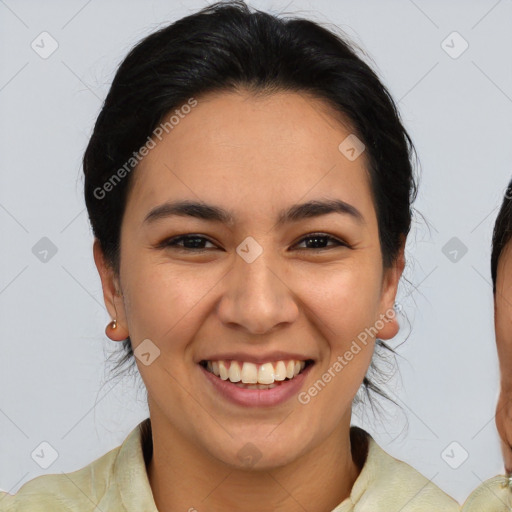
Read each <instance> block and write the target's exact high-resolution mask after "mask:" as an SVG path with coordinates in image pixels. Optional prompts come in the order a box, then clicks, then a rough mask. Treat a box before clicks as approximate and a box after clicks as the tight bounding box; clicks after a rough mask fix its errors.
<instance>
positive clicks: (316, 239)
mask: <svg viewBox="0 0 512 512" xmlns="http://www.w3.org/2000/svg"><path fill="white" fill-rule="evenodd" d="M305 240H306V241H310V242H309V243H307V244H306V245H307V247H306V248H305V249H304V248H301V249H299V250H301V251H302V250H309V249H331V248H333V247H349V245H348V244H347V243H345V242H342V241H341V240H338V239H337V238H334V237H332V236H330V235H326V234H325V233H311V234H310V235H308V236H305V237H304V238H302V240H300V242H299V243H302V242H304V241H305ZM327 242H334V244H335V245H334V246H332V245H331V246H330V247H329V246H326V245H325V244H326V243H327Z"/></svg>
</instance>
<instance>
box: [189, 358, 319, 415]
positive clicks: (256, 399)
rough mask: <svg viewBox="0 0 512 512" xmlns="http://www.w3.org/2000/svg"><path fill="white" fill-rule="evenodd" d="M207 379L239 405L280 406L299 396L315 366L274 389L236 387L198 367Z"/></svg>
mask: <svg viewBox="0 0 512 512" xmlns="http://www.w3.org/2000/svg"><path fill="white" fill-rule="evenodd" d="M198 366H199V367H200V368H201V370H202V372H203V374H204V375H205V377H206V378H207V379H208V381H209V382H211V383H212V385H213V388H214V389H215V391H217V392H219V393H220V394H221V395H222V396H223V397H224V398H226V399H228V400H229V401H231V402H233V403H235V404H237V405H245V406H249V407H263V406H267V407H268V406H272V405H279V404H282V403H283V402H286V400H289V399H290V398H291V397H292V396H294V395H297V394H298V393H299V391H300V388H301V387H302V385H303V383H304V379H305V378H306V376H307V374H308V373H309V370H310V369H311V367H312V366H313V365H312V364H310V365H308V366H307V367H306V368H304V370H303V371H302V372H301V373H299V374H298V375H297V376H295V377H294V378H293V379H291V380H284V381H281V382H282V384H279V385H277V386H276V387H275V388H272V389H247V388H239V387H238V386H235V385H234V384H233V383H232V382H230V380H229V379H228V380H222V379H221V378H220V377H217V376H216V375H214V374H213V373H211V372H209V371H208V370H207V369H206V368H204V367H203V366H201V365H198Z"/></svg>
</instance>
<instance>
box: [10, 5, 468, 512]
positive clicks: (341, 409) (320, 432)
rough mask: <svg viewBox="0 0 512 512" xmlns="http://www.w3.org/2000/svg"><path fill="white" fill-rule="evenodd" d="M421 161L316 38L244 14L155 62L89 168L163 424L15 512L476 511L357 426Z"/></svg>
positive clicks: (122, 74) (134, 59) (119, 103)
mask: <svg viewBox="0 0 512 512" xmlns="http://www.w3.org/2000/svg"><path fill="white" fill-rule="evenodd" d="M412 153H413V146H412V143H411V141H410V139H409V136H408V134H407V133H406V131H405V129H404V127H403V126H402V124H401V122H400V118H399V115H398V113H397V110H396V106H395V104H394V102H393V100H392V99H391V97H390V96H389V93H388V91H387V90H386V88H385V87H384V86H383V85H382V84H381V83H380V81H379V80H378V78H377V76H376V75H375V74H374V72H373V71H372V70H371V69H370V68H369V67H368V66H367V65H366V64H365V63H364V62H363V61H362V60H361V59H360V58H359V57H358V56H357V55H356V54H355V52H354V50H353V49H352V48H351V47H350V46H349V45H348V43H346V42H345V41H343V40H342V39H341V38H340V37H338V36H336V35H334V34H333V33H331V32H329V31H327V30H326V29H324V28H321V27H319V26H318V25H316V24H315V23H312V22H310V21H307V20H302V19H290V20H283V19H279V18H277V17H273V16H270V15H268V14H265V13H262V12H251V11H250V10H249V9H248V8H247V7H246V6H245V4H243V3H242V2H231V3H223V4H215V5H213V6H210V7H208V8H206V9H204V10H202V11H201V12H199V13H196V14H193V15H191V16H188V17H186V18H183V19H181V20H179V21H177V22H176V23H174V24H172V25H170V26H168V27H165V28H164V29H162V30H160V31H158V32H156V33H154V34H152V35H150V36H149V37H147V38H146V39H144V40H143V41H142V42H141V43H139V44H138V45H137V46H136V47H135V48H134V49H133V50H132V51H131V52H130V53H129V55H128V56H127V57H126V59H125V60H124V62H123V63H122V64H121V66H120V68H119V70H118V72H117V74H116V77H115V79H114V81H113V84H112V87H111V89H110V92H109V94H108V96H107V98H106V100H105V104H104V106H103V108H102V111H101V113H100V115H99V117H98V120H97V122H96V125H95V128H94V132H93V134H92V137H91V140H90V142H89V145H88V147H87V150H86V153H85V155H84V162H83V163H84V173H85V198H86V204H87V208H88V212H89V217H90V220H91V224H92V227H93V231H94V235H95V242H94V248H93V251H94V259H95V263H96V266H97V268H98V272H99V274H100V277H101V282H102V286H103V293H104V299H105V303H106V306H107V308H108V311H109V313H110V314H111V316H112V318H113V320H112V322H111V323H110V324H109V325H108V327H107V329H106V333H107V335H108V337H109V338H111V339H112V340H116V341H120V342H122V343H123V347H124V349H125V350H126V356H127V357H128V358H131V359H132V360H133V361H134V363H136V364H137V366H138V369H139V371H140V374H141V376H142V379H143V381H144V384H145V387H146V389H147V392H148V405H149V410H150V418H148V419H147V420H145V421H144V422H142V423H141V424H140V425H139V426H137V427H136V428H135V429H133V430H132V432H131V433H130V434H129V436H128V437H127V439H126V440H125V442H124V443H123V444H122V445H121V446H120V447H117V448H115V449H114V450H112V451H110V452H108V453H107V454H105V455H104V456H103V457H101V458H99V459H97V460H95V461H93V462H92V463H91V464H89V465H88V466H86V467H85V468H82V469H80V470H78V471H75V472H73V473H68V474H66V475H44V476H41V477H38V478H36V479H33V480H31V481H29V482H28V483H26V484H25V485H23V486H22V488H21V489H20V490H19V491H18V493H17V494H16V495H15V496H10V495H5V496H4V497H3V499H2V500H1V501H0V508H1V510H8V511H14V510H16V511H17V510H20V511H21V510H28V509H29V507H30V510H37V509H38V507H39V510H48V509H51V510H52V511H58V510H80V511H85V510H95V507H97V510H103V511H107V510H130V511H131V510H133V511H155V510H157V509H158V510H160V511H171V510H173V511H174V510H184V511H185V510H188V511H194V510H197V511H199V512H200V511H202V510H208V511H217V510H223V511H224V510H240V509H243V510H245V511H252V510H255V511H256V510H257V511H258V512H261V511H288V512H289V511H299V510H301V511H302V510H311V511H313V510H314V511H319V512H320V511H337V512H349V511H356V510H357V511H358V512H362V511H369V512H370V511H371V512H379V511H386V512H389V511H395V510H396V511H398V510H401V511H403V512H408V511H409V512H411V511H427V510H428V511H431V510H436V511H457V510H459V509H460V507H459V505H458V504H457V503H456V502H455V500H453V499H452V498H450V497H449V496H447V495H446V494H445V493H443V492H442V491H441V490H440V489H439V488H438V487H436V486H435V485H434V484H433V483H432V482H430V481H428V480H427V479H426V478H425V477H423V476H422V475H421V474H419V473H418V472H417V471H416V470H415V469H413V468H412V467H411V466H409V465H407V464H406V463H404V462H401V461H398V460H396V459H395V458H393V457H391V456H390V455H388V454H387V453H386V452H385V451H384V450H382V449H381V448H380V447H379V446H378V444H377V443H376V442H375V440H374V439H373V438H372V437H371V436H370V435H369V434H368V433H367V432H365V431H364V430H362V429H360V428H356V427H351V425H350V420H351V406H352V402H353V400H354V398H355V396H356V393H357V391H358V389H359V388H360V386H361V385H363V386H365V387H366V388H367V389H373V387H374V385H373V384H372V382H370V381H369V380H368V379H367V377H366V375H367V372H368V369H369V367H370V366H371V364H372V356H373V354H374V351H375V349H376V347H378V346H379V344H382V341H381V340H388V339H391V338H392V337H394V336H395V335H396V334H397V332H398V329H399V326H398V323H397V319H396V314H395V311H394V309H393V305H394V302H395V296H396V291H397V286H398V283H399V280H400V276H401V274H402V271H403V268H404V264H405V261H404V245H405V240H406V236H407V234H408V232H409V229H410V224H411V203H412V201H413V200H414V197H415V193H416V185H415V180H414V176H413V170H412V165H411V155H412Z"/></svg>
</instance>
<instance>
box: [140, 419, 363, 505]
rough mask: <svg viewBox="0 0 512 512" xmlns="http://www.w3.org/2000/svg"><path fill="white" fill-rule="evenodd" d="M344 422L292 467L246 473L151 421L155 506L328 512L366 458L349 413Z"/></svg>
mask: <svg viewBox="0 0 512 512" xmlns="http://www.w3.org/2000/svg"><path fill="white" fill-rule="evenodd" d="M342 423H343V424H342V425H340V426H339V427H338V428H337V429H335V430H334V431H333V432H332V434H331V435H330V436H329V437H328V438H327V439H325V440H324V441H323V442H322V443H321V444H320V445H318V446H316V447H315V448H314V449H312V450H311V451H309V452H307V453H306V454H305V455H303V456H302V457H300V458H299V459H296V460H294V461H293V462H292V463H290V464H288V465H286V466H281V467H276V468H273V469H271V470H254V469H253V470H250V471H249V470H246V469H234V468H233V467H232V466H228V465H227V464H225V463H224V462H222V461H219V460H217V459H213V458H211V457H209V456H207V455H205V453H204V451H203V450H200V449H198V447H197V445H194V444H191V443H190V442H189V441H188V440H187V439H185V438H183V436H181V435H180V433H179V432H177V431H176V430H175V429H173V428H172V426H170V425H169V424H168V423H166V422H165V421H159V418H158V417H157V418H155V417H154V416H152V419H151V423H149V421H148V424H147V426H148V427H149V428H148V429H147V431H146V434H147V437H148V439H147V442H148V444H149V445H150V446H149V447H148V446H145V458H146V467H147V473H148V479H149V482H150V485H151V489H152V492H153V497H154V500H155V504H156V506H157V508H158V510H159V511H161V512H173V511H177V510H181V511H190V512H195V511H196V512H201V511H203V510H208V511H209V512H220V511H222V512H226V511H228V512H230V511H238V510H240V509H243V510H244V511H245V512H284V511H286V512H303V511H304V510H306V509H307V510H309V511H311V512H330V511H332V510H333V509H334V508H335V507H336V506H337V505H339V504H340V503H341V502H342V501H343V500H344V499H345V498H347V497H348V496H349V495H350V491H351V489H352V486H353V484H354V482H355V480H356V479H357V477H358V475H359V473H360V471H361V468H362V465H363V464H364V460H365V458H366V448H367V445H366V440H365V439H364V440H363V439H362V438H361V436H360V435H359V436H356V435H355V433H354V431H352V432H351V431H350V414H349V415H348V418H345V419H344V421H343V422H342ZM351 434H352V442H351ZM355 441H357V442H355ZM353 444H357V446H356V445H353ZM151 446H152V450H151ZM149 459H150V460H149Z"/></svg>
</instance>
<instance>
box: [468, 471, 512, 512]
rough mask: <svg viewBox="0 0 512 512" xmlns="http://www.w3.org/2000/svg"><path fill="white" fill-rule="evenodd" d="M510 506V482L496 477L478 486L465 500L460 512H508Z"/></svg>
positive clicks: (499, 476) (511, 503)
mask: <svg viewBox="0 0 512 512" xmlns="http://www.w3.org/2000/svg"><path fill="white" fill-rule="evenodd" d="M511 505H512V482H509V479H508V478H507V477H506V476H505V475H497V476H495V477H493V478H490V479H489V480H486V481H485V482H483V483H482V485H480V486H478V487H477V488H476V489H475V490H474V491H473V492H472V493H471V494H470V495H469V496H468V497H467V499H466V501H465V502H464V505H463V506H462V509H461V510H462V512H480V511H481V510H485V511H486V512H509V511H510V510H511Z"/></svg>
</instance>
